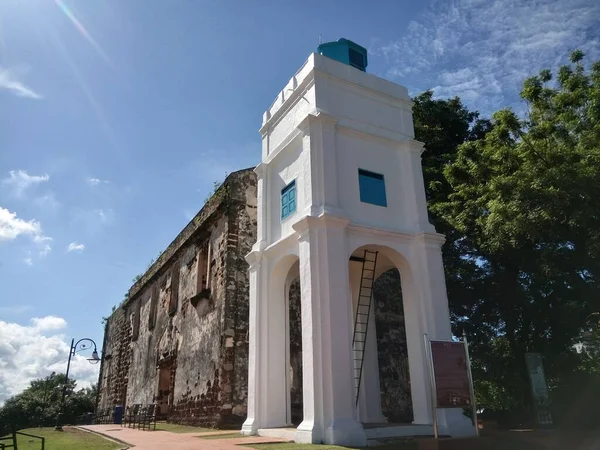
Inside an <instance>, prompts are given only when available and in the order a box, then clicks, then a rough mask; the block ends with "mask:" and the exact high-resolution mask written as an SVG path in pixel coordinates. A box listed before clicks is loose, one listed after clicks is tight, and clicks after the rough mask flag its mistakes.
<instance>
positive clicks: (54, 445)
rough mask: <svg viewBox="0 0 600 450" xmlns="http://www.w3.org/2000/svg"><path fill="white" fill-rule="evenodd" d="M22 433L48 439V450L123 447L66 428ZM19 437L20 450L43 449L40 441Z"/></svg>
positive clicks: (98, 449) (114, 449)
mask: <svg viewBox="0 0 600 450" xmlns="http://www.w3.org/2000/svg"><path fill="white" fill-rule="evenodd" d="M20 431H22V432H23V433H28V434H33V435H35V436H40V437H44V438H46V450H82V449H86V450H116V449H119V448H122V447H123V445H121V444H118V443H116V442H111V441H107V440H106V439H103V438H101V437H100V436H98V435H96V434H92V433H87V432H85V431H81V430H76V429H74V428H69V427H65V428H64V431H55V430H54V428H28V429H26V430H20ZM17 436H18V437H17V445H18V446H19V450H40V449H41V448H42V444H41V442H42V441H41V440H40V439H35V438H30V437H27V436H21V435H17ZM3 442H4V443H5V444H6V443H7V442H5V441H3Z"/></svg>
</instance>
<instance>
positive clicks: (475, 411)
mask: <svg viewBox="0 0 600 450" xmlns="http://www.w3.org/2000/svg"><path fill="white" fill-rule="evenodd" d="M463 342H464V344H465V354H466V355H467V374H468V375H469V391H470V393H471V404H472V405H473V423H474V424H475V433H477V436H479V421H478V420H477V402H476V400H475V388H474V386H473V374H472V373H471V357H470V356H469V344H468V343H467V335H466V333H465V332H464V331H463Z"/></svg>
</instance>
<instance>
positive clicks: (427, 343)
mask: <svg viewBox="0 0 600 450" xmlns="http://www.w3.org/2000/svg"><path fill="white" fill-rule="evenodd" d="M423 339H424V340H425V354H426V358H427V359H428V364H429V382H430V383H429V384H430V387H431V415H432V416H433V437H434V438H435V439H436V440H437V439H438V438H439V433H438V420H437V395H436V390H437V389H436V385H435V371H434V368H433V352H432V351H431V341H430V340H429V336H427V333H425V334H424V335H423Z"/></svg>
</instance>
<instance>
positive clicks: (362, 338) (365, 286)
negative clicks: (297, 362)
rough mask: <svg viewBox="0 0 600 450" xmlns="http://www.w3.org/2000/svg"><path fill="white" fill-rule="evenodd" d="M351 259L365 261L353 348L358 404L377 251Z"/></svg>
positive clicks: (368, 251)
mask: <svg viewBox="0 0 600 450" xmlns="http://www.w3.org/2000/svg"><path fill="white" fill-rule="evenodd" d="M350 260H351V261H358V262H362V263H363V266H362V274H361V277H360V289H359V290H358V303H357V305H356V318H355V320H354V334H353V336H352V348H353V350H354V387H355V388H356V404H357V405H358V396H359V394H360V382H361V380H362V369H363V362H364V360H365V345H366V342H367V330H368V327H369V316H370V315H371V303H372V299H373V282H374V281H375V265H376V264H377V252H373V251H370V250H365V254H364V257H363V258H359V257H356V256H352V257H350Z"/></svg>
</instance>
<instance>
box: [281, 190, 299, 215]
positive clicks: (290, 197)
mask: <svg viewBox="0 0 600 450" xmlns="http://www.w3.org/2000/svg"><path fill="white" fill-rule="evenodd" d="M294 211H296V182H295V181H292V182H291V183H290V184H288V185H287V186H286V187H285V188H283V190H282V191H281V218H282V219H285V218H286V217H287V216H289V215H290V214H292V213H293V212H294Z"/></svg>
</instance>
